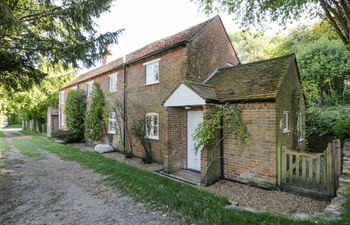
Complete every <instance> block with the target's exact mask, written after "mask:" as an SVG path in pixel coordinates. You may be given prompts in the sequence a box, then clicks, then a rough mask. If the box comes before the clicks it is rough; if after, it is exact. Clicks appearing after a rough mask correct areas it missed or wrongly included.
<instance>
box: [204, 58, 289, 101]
mask: <svg viewBox="0 0 350 225" xmlns="http://www.w3.org/2000/svg"><path fill="white" fill-rule="evenodd" d="M294 61H295V55H294V54H292V55H286V56H283V57H279V58H274V59H269V60H263V61H258V62H253V63H247V64H241V65H237V66H232V67H226V68H222V69H219V70H218V72H217V73H216V74H215V75H214V76H213V77H212V78H211V79H210V80H209V81H207V82H206V84H207V85H210V86H212V87H213V88H214V89H215V92H216V96H217V97H218V99H219V100H220V101H240V100H257V99H259V100H263V99H272V98H276V95H277V93H278V90H279V88H280V85H281V83H282V81H283V79H284V77H285V75H286V72H287V70H288V68H289V67H290V65H291V63H292V62H294Z"/></svg>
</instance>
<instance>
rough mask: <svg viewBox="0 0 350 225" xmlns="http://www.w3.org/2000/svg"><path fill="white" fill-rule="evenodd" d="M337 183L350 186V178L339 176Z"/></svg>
mask: <svg viewBox="0 0 350 225" xmlns="http://www.w3.org/2000/svg"><path fill="white" fill-rule="evenodd" d="M339 183H343V184H349V185H350V177H349V176H344V175H341V176H340V177H339Z"/></svg>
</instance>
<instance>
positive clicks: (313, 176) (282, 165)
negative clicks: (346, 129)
mask: <svg viewBox="0 0 350 225" xmlns="http://www.w3.org/2000/svg"><path fill="white" fill-rule="evenodd" d="M277 159H278V184H279V185H280V186H281V187H282V188H283V189H284V190H286V191H290V192H296V193H299V194H304V195H308V196H310V197H315V198H322V199H330V198H332V197H334V196H335V193H336V191H337V189H338V187H339V176H340V174H341V146H340V141H339V140H338V139H336V140H333V141H332V142H330V143H328V147H327V149H326V150H325V151H324V152H323V153H309V152H300V151H296V150H290V149H287V148H286V147H285V146H281V145H279V149H278V156H277Z"/></svg>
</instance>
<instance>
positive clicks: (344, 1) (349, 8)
mask: <svg viewBox="0 0 350 225" xmlns="http://www.w3.org/2000/svg"><path fill="white" fill-rule="evenodd" d="M196 1H197V2H198V3H199V4H200V5H201V6H202V7H203V8H204V10H205V11H206V12H208V13H209V12H212V11H213V10H214V9H218V10H222V11H226V12H228V13H229V14H231V15H234V16H236V18H237V19H238V18H240V19H241V20H242V23H243V25H247V24H262V23H263V22H264V21H280V23H282V24H285V23H286V22H288V21H290V20H291V19H300V18H301V17H303V16H308V17H314V16H321V17H323V18H325V19H326V20H327V21H328V22H329V23H330V24H331V26H332V28H333V29H334V31H335V32H336V33H337V35H338V36H339V38H340V39H341V40H342V42H343V43H344V44H345V45H346V46H347V48H348V49H349V48H350V2H349V0H295V1H291V0H281V1H271V0H260V1H256V0H196Z"/></svg>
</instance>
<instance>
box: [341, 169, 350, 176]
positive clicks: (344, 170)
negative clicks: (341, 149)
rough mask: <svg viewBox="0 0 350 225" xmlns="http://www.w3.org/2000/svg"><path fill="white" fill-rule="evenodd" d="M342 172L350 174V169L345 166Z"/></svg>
mask: <svg viewBox="0 0 350 225" xmlns="http://www.w3.org/2000/svg"><path fill="white" fill-rule="evenodd" d="M342 174H345V175H350V170H348V169H345V168H343V171H342Z"/></svg>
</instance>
